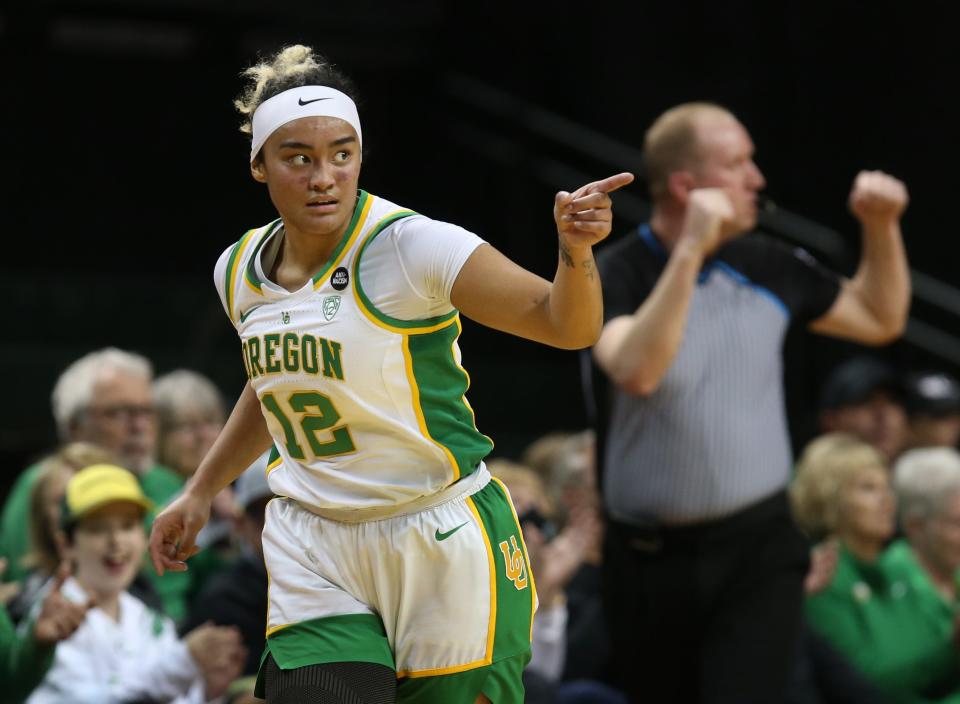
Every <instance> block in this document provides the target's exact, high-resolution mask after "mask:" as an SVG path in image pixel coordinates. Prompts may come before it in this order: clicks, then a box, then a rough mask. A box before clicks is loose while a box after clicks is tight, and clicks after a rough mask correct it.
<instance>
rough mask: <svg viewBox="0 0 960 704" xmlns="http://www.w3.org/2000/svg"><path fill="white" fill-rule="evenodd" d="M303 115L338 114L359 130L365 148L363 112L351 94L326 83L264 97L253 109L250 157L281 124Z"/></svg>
mask: <svg viewBox="0 0 960 704" xmlns="http://www.w3.org/2000/svg"><path fill="white" fill-rule="evenodd" d="M301 117H338V118H340V119H341V120H343V121H344V122H346V123H348V124H349V125H350V126H351V127H353V129H355V130H356V131H357V139H358V140H359V141H360V147H361V148H363V134H361V132H360V115H358V114H357V106H356V104H354V102H353V101H352V100H351V99H350V97H349V96H348V95H346V94H344V93H341V92H340V91H338V90H336V89H335V88H329V87H327V86H301V87H300V88H291V89H290V90H285V91H283V92H282V93H278V94H277V95H275V96H273V97H272V98H270V99H269V100H264V101H263V102H262V103H260V105H259V106H258V107H257V109H256V110H254V111H253V144H252V146H251V147H250V161H251V162H253V160H254V159H256V158H257V154H258V153H259V151H260V148H261V147H262V146H263V143H264V142H266V141H267V138H268V137H269V136H270V135H272V134H273V133H274V132H276V131H277V129H278V128H280V127H282V126H283V125H285V124H287V123H288V122H292V121H294V120H299V119H300V118H301Z"/></svg>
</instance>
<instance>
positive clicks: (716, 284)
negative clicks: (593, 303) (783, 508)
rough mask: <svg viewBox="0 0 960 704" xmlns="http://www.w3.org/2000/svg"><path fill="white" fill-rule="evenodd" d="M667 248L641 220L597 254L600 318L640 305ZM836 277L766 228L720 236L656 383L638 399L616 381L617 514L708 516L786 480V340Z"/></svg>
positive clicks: (609, 464) (833, 288) (609, 470)
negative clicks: (674, 349)
mask: <svg viewBox="0 0 960 704" xmlns="http://www.w3.org/2000/svg"><path fill="white" fill-rule="evenodd" d="M667 256H668V254H667V252H666V250H665V249H664V248H663V246H662V245H661V244H660V242H659V241H658V240H657V239H656V237H655V236H654V235H653V233H652V232H651V231H650V228H649V227H648V226H646V225H643V226H641V227H640V228H639V230H638V231H635V232H632V233H631V234H630V235H629V236H628V237H625V238H623V239H622V240H620V241H619V242H617V243H615V244H613V245H611V246H609V247H607V248H606V249H605V250H604V251H603V252H602V253H601V255H600V257H599V268H600V273H601V279H602V281H603V296H604V318H605V320H607V321H609V320H611V319H613V318H616V317H618V316H622V315H630V314H632V313H634V312H635V311H636V310H637V308H638V307H639V306H640V304H641V303H642V302H643V301H644V299H645V298H646V297H647V296H648V295H649V294H650V292H651V291H652V290H653V287H654V285H655V284H656V282H657V279H658V278H659V276H660V274H661V273H662V271H663V268H664V266H665V265H666V262H667ZM839 287H840V279H839V277H838V276H837V275H836V274H833V273H832V272H829V271H827V270H826V269H824V268H823V267H821V266H820V265H819V264H818V263H817V262H816V261H815V260H814V259H813V258H812V257H811V256H810V255H809V254H807V253H806V252H804V251H802V250H794V251H791V250H790V248H789V247H787V246H785V245H783V244H780V243H778V242H776V241H774V240H771V239H769V238H766V237H763V236H761V235H749V236H746V237H743V238H740V239H738V240H735V241H733V242H730V243H728V244H726V245H725V246H724V247H723V248H722V249H720V250H719V251H718V252H717V254H716V256H714V257H713V258H712V259H710V260H709V261H708V262H707V263H706V264H705V265H704V267H703V269H702V271H701V272H700V275H699V278H698V282H697V286H696V289H695V292H694V294H693V299H692V300H691V303H690V312H689V318H688V321H687V327H686V330H685V331H684V337H683V341H682V343H681V346H680V349H679V350H678V352H677V355H676V357H675V359H674V360H673V363H672V364H671V366H670V369H669V370H668V371H667V373H666V375H665V376H664V377H663V380H662V381H661V383H660V385H659V387H658V388H657V390H656V391H655V392H654V393H653V394H651V395H650V396H648V397H637V396H632V395H629V394H627V393H625V392H623V391H622V390H620V389H618V388H614V387H613V386H612V385H611V392H610V396H611V407H610V416H609V427H608V428H607V429H606V445H605V452H604V462H605V466H604V483H603V493H604V499H605V502H606V506H607V510H608V511H609V512H610V514H611V515H612V516H613V517H614V518H615V519H617V520H620V521H623V522H626V523H631V524H635V525H651V524H654V525H656V524H667V525H682V524H688V523H695V522H700V521H705V520H711V519H715V518H721V517H724V516H728V515H730V514H732V513H735V512H736V511H738V510H740V509H742V508H745V507H747V506H749V505H751V504H753V503H755V502H756V501H759V500H761V499H763V498H765V497H767V496H770V495H771V494H773V493H774V492H776V491H778V490H780V489H782V488H784V487H785V486H786V484H787V481H788V478H789V475H790V467H791V462H792V459H791V452H790V439H789V435H788V430H787V421H786V411H785V407H784V399H783V383H782V374H783V369H782V356H781V347H782V344H783V338H784V335H785V334H786V332H787V329H788V328H789V326H790V325H791V324H793V323H801V324H805V323H807V322H809V321H812V320H815V319H816V318H818V317H820V316H821V315H823V314H824V313H825V312H826V311H827V310H828V309H829V307H830V306H831V304H832V303H833V301H834V300H835V299H836V296H837V294H838V292H839Z"/></svg>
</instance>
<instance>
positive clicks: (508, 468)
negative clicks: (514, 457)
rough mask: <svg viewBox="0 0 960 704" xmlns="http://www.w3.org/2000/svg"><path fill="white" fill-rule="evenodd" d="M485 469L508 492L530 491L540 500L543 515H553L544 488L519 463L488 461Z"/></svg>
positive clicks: (535, 474)
mask: <svg viewBox="0 0 960 704" xmlns="http://www.w3.org/2000/svg"><path fill="white" fill-rule="evenodd" d="M487 469H488V470H489V471H490V474H492V475H493V476H494V477H496V478H497V479H499V480H500V481H502V482H503V483H504V484H506V485H507V489H508V490H513V489H517V490H519V489H521V488H523V489H527V490H528V491H530V493H531V494H533V495H534V496H536V497H537V498H538V499H539V500H540V502H541V504H542V505H543V507H544V509H545V513H547V514H548V515H551V516H552V515H553V503H552V502H551V501H550V496H549V495H548V494H547V489H546V486H544V483H543V480H542V479H541V478H540V477H539V476H537V473H536V472H534V471H533V470H532V469H530V468H529V467H527V466H524V465H522V464H520V463H519V462H513V461H511V460H504V459H496V460H490V461H489V462H487Z"/></svg>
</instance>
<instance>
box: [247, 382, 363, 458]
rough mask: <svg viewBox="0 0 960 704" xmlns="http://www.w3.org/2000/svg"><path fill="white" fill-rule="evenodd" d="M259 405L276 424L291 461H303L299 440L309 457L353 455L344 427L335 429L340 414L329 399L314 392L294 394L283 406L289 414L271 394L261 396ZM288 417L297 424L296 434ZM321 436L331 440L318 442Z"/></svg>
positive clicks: (304, 456) (348, 432) (351, 444)
mask: <svg viewBox="0 0 960 704" xmlns="http://www.w3.org/2000/svg"><path fill="white" fill-rule="evenodd" d="M260 403H261V404H263V407H264V408H265V409H267V411H269V412H270V414H271V415H272V416H273V417H274V418H276V419H277V422H278V423H280V427H281V428H283V436H284V444H285V445H286V446H287V452H289V453H290V456H291V457H293V458H294V459H297V460H305V459H307V455H306V453H305V452H304V449H303V448H304V443H303V439H306V444H307V445H309V447H310V451H311V454H312V455H313V457H332V456H334V455H345V454H348V453H350V452H355V451H356V447H355V446H354V444H353V439H352V438H351V437H350V430H349V429H348V428H347V425H346V423H344V424H343V425H337V423H338V422H339V421H340V414H339V413H338V412H337V409H336V408H334V406H333V402H332V401H331V400H330V398H329V397H327V396H324V395H323V394H321V393H319V392H317V391H294V392H293V393H291V394H290V395H289V396H287V399H286V403H285V404H283V406H286V408H287V409H289V410H285V409H284V407H283V406H282V405H281V403H280V401H278V400H277V398H276V396H274V395H273V393H266V394H264V395H263V396H261V397H260ZM291 416H292V417H293V418H294V421H296V422H298V423H299V426H300V428H299V433H298V432H297V428H296V427H295V426H294V422H293V421H291ZM321 432H329V433H330V434H331V436H332V437H331V439H329V440H323V441H322V440H321V439H320V437H319V435H318V434H319V433H321Z"/></svg>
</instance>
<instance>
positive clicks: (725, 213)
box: [680, 188, 734, 257]
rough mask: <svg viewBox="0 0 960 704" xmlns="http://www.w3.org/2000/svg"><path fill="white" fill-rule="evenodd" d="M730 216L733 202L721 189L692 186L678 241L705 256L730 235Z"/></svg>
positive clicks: (732, 214)
mask: <svg viewBox="0 0 960 704" xmlns="http://www.w3.org/2000/svg"><path fill="white" fill-rule="evenodd" d="M733 217H734V212H733V204H732V203H731V202H730V197H729V196H728V195H727V194H726V193H724V192H723V190H722V189H720V188H695V189H694V190H692V191H690V196H689V198H688V200H687V213H686V217H685V219H684V221H683V232H682V234H681V236H680V237H681V241H682V242H684V243H685V244H686V245H688V246H691V247H693V248H694V249H696V251H698V252H699V253H700V254H701V255H702V256H704V257H706V256H707V255H709V254H710V253H711V252H712V251H713V250H715V249H716V248H717V247H719V246H720V245H721V244H722V243H723V241H724V239H726V236H729V235H730V234H731V231H730V228H731V227H732V226H733Z"/></svg>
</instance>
